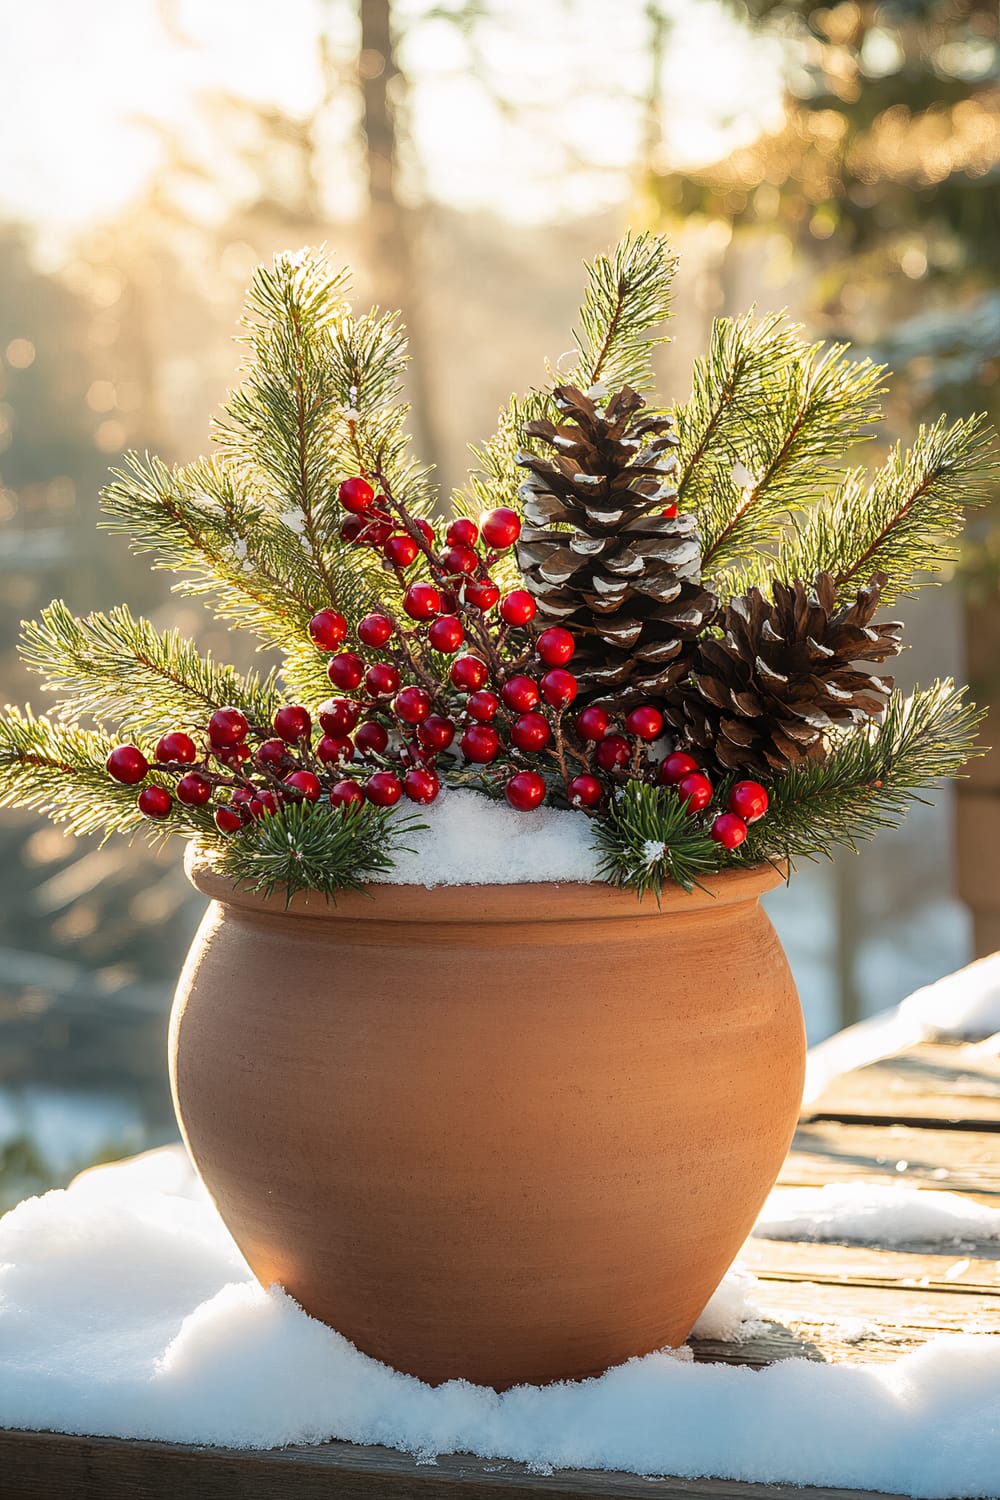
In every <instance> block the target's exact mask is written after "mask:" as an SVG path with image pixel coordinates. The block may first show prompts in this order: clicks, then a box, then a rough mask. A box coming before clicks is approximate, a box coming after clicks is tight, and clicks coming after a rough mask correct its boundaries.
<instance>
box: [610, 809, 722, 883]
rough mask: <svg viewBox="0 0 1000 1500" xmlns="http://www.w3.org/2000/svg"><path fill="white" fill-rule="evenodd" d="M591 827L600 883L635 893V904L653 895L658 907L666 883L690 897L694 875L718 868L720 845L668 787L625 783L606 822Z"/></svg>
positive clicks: (694, 880)
mask: <svg viewBox="0 0 1000 1500" xmlns="http://www.w3.org/2000/svg"><path fill="white" fill-rule="evenodd" d="M591 826H592V831H593V839H594V845H595V848H596V849H597V851H598V853H599V855H600V866H599V873H600V876H601V879H602V880H606V881H608V883H609V884H610V885H618V886H627V887H629V888H630V889H632V890H635V891H637V892H638V894H639V898H640V900H641V899H642V897H643V896H644V895H645V894H646V892H647V891H652V892H653V893H654V895H655V896H656V899H657V902H659V899H660V895H661V893H662V890H663V887H664V885H667V884H668V883H670V882H671V881H675V882H676V883H677V884H678V885H680V886H682V887H683V888H684V890H686V891H690V890H692V889H693V887H694V886H696V885H697V884H698V877H699V875H708V874H711V873H712V871H714V870H717V869H718V868H719V863H720V850H719V845H718V844H716V843H714V842H713V840H712V839H711V838H710V837H709V835H708V833H707V832H706V831H705V829H704V827H703V826H702V825H701V823H700V821H699V820H698V819H697V818H693V817H691V816H690V814H689V813H688V812H687V811H686V809H685V807H684V804H683V803H682V802H681V801H680V799H679V798H678V797H677V795H676V793H675V792H674V791H672V790H671V789H669V788H667V787H654V786H648V785H646V783H645V782H641V781H630V782H628V783H627V784H626V785H625V787H624V788H623V789H622V791H621V794H620V795H619V796H616V798H615V800H614V801H613V802H612V804H611V808H610V810H609V812H608V816H607V818H602V819H594V821H593V823H592V825H591Z"/></svg>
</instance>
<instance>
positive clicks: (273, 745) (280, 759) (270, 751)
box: [256, 740, 288, 771]
mask: <svg viewBox="0 0 1000 1500" xmlns="http://www.w3.org/2000/svg"><path fill="white" fill-rule="evenodd" d="M256 759H257V764H258V765H261V766H270V767H271V769H272V770H275V771H277V770H280V768H281V767H282V766H283V765H284V764H285V761H286V760H287V759H288V746H287V745H286V744H285V742H284V740H265V741H264V743H263V744H262V745H258V746H257V756H256Z"/></svg>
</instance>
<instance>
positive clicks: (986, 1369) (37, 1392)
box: [0, 1148, 1000, 1497]
mask: <svg viewBox="0 0 1000 1500" xmlns="http://www.w3.org/2000/svg"><path fill="white" fill-rule="evenodd" d="M922 1196H930V1195H922ZM754 1285H755V1283H754V1280H753V1278H752V1277H751V1276H750V1275H749V1274H748V1273H746V1272H736V1273H731V1274H730V1276H729V1277H727V1279H726V1281H725V1282H724V1283H723V1286H722V1288H721V1289H720V1291H719V1292H718V1293H717V1294H716V1296H715V1298H713V1301H712V1303H711V1304H710V1306H709V1308H708V1309H707V1311H706V1314H705V1315H704V1316H703V1318H702V1319H701V1321H700V1323H699V1326H698V1332H699V1333H700V1334H702V1335H703V1336H706V1337H714V1338H729V1337H737V1338H738V1337H740V1336H742V1334H743V1333H744V1331H745V1329H746V1323H745V1318H746V1316H747V1313H748V1312H749V1311H751V1298H752V1293H753V1289H754ZM998 1403H1000V1341H998V1340H997V1339H995V1338H991V1337H989V1336H986V1335H978V1336H977V1335H968V1336H964V1335H963V1336H944V1337H940V1338H938V1339H935V1340H934V1341H933V1342H932V1343H930V1344H927V1345H925V1346H924V1347H923V1348H921V1349H919V1350H918V1351H916V1352H915V1353H911V1354H907V1355H905V1356H903V1357H902V1358H901V1359H900V1360H898V1361H897V1362H896V1363H895V1364H881V1363H880V1364H873V1365H864V1364H858V1365H827V1364H822V1363H812V1362H809V1361H806V1360H789V1361H786V1362H784V1363H781V1364H777V1365H773V1366H771V1367H770V1368H768V1369H765V1370H753V1369H749V1368H747V1367H738V1366H730V1365H710V1364H695V1363H693V1362H692V1360H691V1358H690V1351H689V1350H673V1351H663V1352H661V1353H659V1354H652V1355H649V1356H647V1357H646V1358H644V1359H634V1360H630V1361H629V1362H628V1363H627V1364H624V1365H621V1366H618V1367H617V1368H615V1369H612V1370H609V1371H608V1372H607V1373H606V1374H604V1375H603V1376H601V1377H600V1378H599V1379H594V1380H586V1381H581V1382H577V1383H572V1384H569V1383H566V1384H561V1385H553V1386H546V1387H544V1388H538V1387H531V1386H520V1387H518V1388H517V1389H515V1390H512V1391H507V1392H505V1393H504V1394H502V1395H497V1393H496V1392H495V1391H492V1390H486V1389H483V1388H481V1387H476V1386H471V1385H468V1384H466V1383H465V1382H463V1381H451V1382H449V1383H448V1384H446V1385H443V1386H439V1387H437V1388H434V1389H432V1388H431V1387H429V1386H426V1385H423V1384H422V1383H421V1382H420V1381H418V1380H415V1379H414V1378H413V1377H411V1376H406V1375H400V1374H398V1373H397V1372H395V1371H393V1370H390V1369H388V1368H387V1367H386V1366H385V1365H381V1364H378V1363H376V1362H375V1361H374V1360H371V1359H368V1358H367V1357H366V1356H365V1355H363V1354H361V1353H359V1351H358V1350H357V1349H355V1348H354V1347H353V1345H351V1344H349V1343H348V1342H347V1341H346V1340H345V1339H343V1338H341V1337H340V1336H339V1335H338V1334H336V1333H334V1332H332V1331H331V1330H330V1329H328V1328H326V1327H324V1326H323V1325H322V1324H321V1323H317V1322H315V1321H314V1320H313V1319H311V1318H308V1317H307V1316H306V1315H305V1313H303V1312H302V1310H301V1309H300V1308H298V1307H297V1306H296V1305H295V1303H294V1302H292V1301H291V1299H290V1298H289V1297H287V1296H286V1295H285V1294H284V1293H283V1292H282V1291H281V1289H280V1288H278V1287H272V1288H271V1289H270V1290H265V1289H264V1288H262V1287H260V1286H258V1285H257V1283H256V1282H255V1281H254V1280H253V1279H252V1278H251V1277H250V1275H249V1273H248V1271H247V1268H246V1265H245V1263H244V1262H243V1260H242V1258H241V1257H240V1255H239V1252H238V1251H237V1250H236V1247H235V1245H234V1244H233V1242H232V1240H231V1239H230V1237H229V1235H228V1234H227V1232H226V1230H225V1229H224V1227H223V1225H222V1223H221V1221H220V1219H219V1218H218V1216H217V1214H216V1212H215V1210H214V1208H213V1207H212V1205H211V1203H210V1201H209V1200H208V1198H207V1196H206V1195H205V1193H204V1191H203V1189H202V1188H201V1187H200V1186H199V1184H198V1183H197V1181H196V1179H195V1178H194V1175H193V1173H192V1172H191V1169H190V1167H189V1166H188V1164H187V1160H186V1158H185V1157H184V1155H183V1153H182V1152H181V1150H180V1148H167V1149H165V1150H162V1151H155V1152H151V1153H148V1154H147V1155H146V1156H143V1157H139V1158H135V1159H133V1160H132V1161H129V1162H125V1163H122V1164H119V1165H116V1166H113V1167H107V1168H99V1169H94V1170H92V1171H90V1172H88V1173H85V1174H84V1175H83V1176H82V1177H80V1178H78V1179H77V1181H76V1182H75V1183H74V1184H73V1185H72V1186H71V1187H70V1188H69V1189H68V1190H66V1191H65V1192H52V1193H48V1194H46V1195H45V1196H44V1197H43V1198H35V1199H29V1200H28V1201H27V1202H25V1203H23V1204H21V1205H20V1206H19V1207H18V1208H16V1209H14V1210H13V1211H12V1212H11V1213H10V1214H8V1215H7V1216H6V1218H5V1219H3V1220H2V1221H0V1424H3V1425H5V1426H9V1427H24V1428H31V1429H52V1430H56V1431H62V1432H80V1433H92V1434H105V1435H109V1436H118V1437H136V1438H150V1439H161V1440H165V1441H172V1442H187V1443H208V1444H218V1445H222V1446H229V1447H237V1448H258V1447H260V1448H264V1447H278V1446H283V1445H285V1444H288V1443H302V1442H306V1443H317V1442H322V1441H325V1440H326V1439H329V1438H341V1439H346V1440H348V1441H351V1442H356V1443H384V1444H387V1445H388V1446H390V1447H394V1448H398V1449H401V1450H403V1451H405V1452H409V1453H413V1454H416V1455H419V1456H420V1458H421V1461H426V1462H432V1461H433V1459H434V1457H435V1455H437V1454H442V1453H453V1452H466V1453H472V1454H476V1455H478V1456H480V1457H482V1458H487V1459H500V1458H503V1459H514V1460H520V1461H522V1462H524V1463H526V1464H528V1465H529V1466H531V1467H532V1469H533V1470H534V1472H537V1473H546V1472H548V1471H549V1469H550V1468H577V1467H584V1468H595V1469H606V1470H625V1471H630V1472H633V1473H639V1474H647V1475H656V1474H674V1475H679V1476H683V1477H690V1478H694V1477H701V1476H705V1475H716V1476H719V1477H721V1478H731V1479H741V1480H750V1481H756V1482H758V1483H767V1482H784V1483H793V1484H814V1485H828V1486H842V1487H850V1488H857V1489H865V1490H867V1489H880V1490H889V1491H893V1492H895V1493H903V1494H910V1495H914V1496H921V1497H923V1496H927V1497H930V1496H936V1495H943V1494H947V1495H951V1496H956V1497H959V1496H963V1497H964V1496H994V1497H995V1496H997V1495H998V1494H1000V1486H998V1476H1000V1430H998V1426H997V1421H996V1413H997V1409H998Z"/></svg>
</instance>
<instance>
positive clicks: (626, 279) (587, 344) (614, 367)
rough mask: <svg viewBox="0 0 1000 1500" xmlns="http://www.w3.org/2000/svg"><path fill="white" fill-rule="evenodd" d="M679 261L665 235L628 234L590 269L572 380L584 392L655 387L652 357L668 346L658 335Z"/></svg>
mask: <svg viewBox="0 0 1000 1500" xmlns="http://www.w3.org/2000/svg"><path fill="white" fill-rule="evenodd" d="M676 270H677V257H676V255H674V253H673V251H672V250H671V249H670V246H669V242H668V241H667V240H666V239H665V238H664V237H663V236H662V235H656V234H650V233H648V232H644V233H642V234H633V233H632V232H631V231H629V233H628V234H626V236H625V238H624V239H623V240H621V241H619V243H618V245H617V246H616V247H615V249H614V251H613V252H612V254H611V255H598V256H595V258H594V259H593V260H592V261H591V262H590V264H589V265H588V266H587V291H586V295H585V297H584V300H583V306H582V307H581V308H580V327H579V329H578V330H577V332H576V333H575V335H574V337H575V338H576V341H577V344H578V345H579V349H580V359H579V363H578V366H577V369H576V373H575V375H574V377H573V379H574V382H575V383H576V384H577V385H579V384H581V383H582V385H583V387H584V389H587V388H588V387H590V386H592V385H594V384H596V383H597V382H598V381H600V382H601V383H602V384H603V385H606V386H607V387H608V389H609V390H611V391H615V390H619V389H620V388H621V387H622V386H623V385H630V386H632V388H633V389H634V390H637V391H644V390H647V389H649V387H651V386H652V385H653V383H654V375H653V361H652V354H653V350H654V349H655V348H656V346H657V344H665V343H666V342H667V339H666V336H665V335H664V334H662V333H661V334H655V333H653V331H652V330H654V329H657V328H659V327H660V326H661V325H662V324H663V323H665V322H666V320H667V318H668V317H669V316H670V294H671V288H672V286H673V280H674V274H675V272H676Z"/></svg>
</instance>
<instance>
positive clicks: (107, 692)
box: [20, 599, 315, 734]
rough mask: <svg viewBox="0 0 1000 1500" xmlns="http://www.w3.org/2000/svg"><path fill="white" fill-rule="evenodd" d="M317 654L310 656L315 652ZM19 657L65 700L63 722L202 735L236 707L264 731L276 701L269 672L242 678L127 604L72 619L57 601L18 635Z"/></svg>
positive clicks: (60, 709) (59, 710)
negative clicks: (220, 711)
mask: <svg viewBox="0 0 1000 1500" xmlns="http://www.w3.org/2000/svg"><path fill="white" fill-rule="evenodd" d="M313 654H314V655H315V652H313ZM20 656H21V659H22V661H23V662H24V663H25V665H26V666H27V667H28V668H29V670H30V671H32V672H38V673H40V674H41V676H42V677H44V678H45V679H46V682H45V689H46V691H47V692H53V693H59V694H62V695H63V698H62V701H61V702H60V703H59V704H58V705H57V707H56V709H55V712H56V713H57V714H58V715H59V716H60V717H61V718H64V719H65V718H73V719H74V720H75V719H76V718H77V717H79V716H80V715H90V716H91V717H93V718H95V719H97V720H99V721H100V720H105V721H109V722H112V723H115V724H118V725H120V726H122V727H125V726H127V727H129V728H132V729H138V730H145V731H148V732H150V733H156V734H159V733H162V732H164V731H165V730H167V729H171V728H193V729H202V728H204V725H205V722H206V721H207V719H208V718H210V717H211V715H212V713H214V711H215V710H216V709H217V708H221V707H223V706H225V705H231V706H232V707H234V708H239V709H241V710H242V712H243V713H244V714H246V716H247V718H248V719H249V721H250V722H251V724H253V725H258V726H265V727H266V726H267V725H269V724H270V722H271V718H272V715H273V713H274V710H275V709H276V708H277V706H278V704H279V702H280V699H279V695H278V692H277V689H276V686H275V679H274V674H273V673H272V674H271V675H269V676H268V677H267V678H265V679H264V680H263V681H262V680H261V678H260V677H259V676H258V674H257V673H256V672H254V673H251V674H249V675H248V676H246V677H244V676H241V674H240V673H239V672H237V671H236V669H235V668H234V667H228V666H221V665H219V664H218V663H217V662H214V661H213V660H212V658H211V656H210V655H208V654H207V653H206V654H205V655H202V654H201V653H200V652H199V650H198V647H197V646H196V645H195V643H194V642H193V641H190V640H186V639H184V637H182V636H181V635H180V634H179V632H178V631H176V630H170V631H165V632H160V631H158V630H156V629H155V628H154V627H153V626H152V625H151V624H150V623H149V621H148V620H144V619H136V617H135V616H134V615H133V614H132V613H131V611H130V610H129V609H128V607H127V606H126V605H119V606H118V607H117V608H115V609H112V610H111V611H110V612H109V613H108V614H103V613H94V614H90V615H87V616H86V617H85V618H84V619H77V618H76V617H75V616H74V615H73V614H72V613H71V611H70V610H69V609H68V608H67V606H66V605H65V604H64V603H63V601H62V600H61V599H56V600H54V601H53V602H52V603H51V604H50V605H49V606H48V607H47V608H46V609H44V610H43V611H42V614H41V618H40V619H38V620H30V621H27V622H26V623H25V625H24V627H23V630H22V636H21V646H20Z"/></svg>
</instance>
